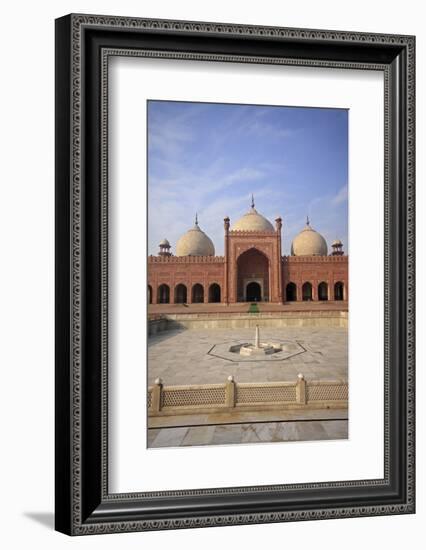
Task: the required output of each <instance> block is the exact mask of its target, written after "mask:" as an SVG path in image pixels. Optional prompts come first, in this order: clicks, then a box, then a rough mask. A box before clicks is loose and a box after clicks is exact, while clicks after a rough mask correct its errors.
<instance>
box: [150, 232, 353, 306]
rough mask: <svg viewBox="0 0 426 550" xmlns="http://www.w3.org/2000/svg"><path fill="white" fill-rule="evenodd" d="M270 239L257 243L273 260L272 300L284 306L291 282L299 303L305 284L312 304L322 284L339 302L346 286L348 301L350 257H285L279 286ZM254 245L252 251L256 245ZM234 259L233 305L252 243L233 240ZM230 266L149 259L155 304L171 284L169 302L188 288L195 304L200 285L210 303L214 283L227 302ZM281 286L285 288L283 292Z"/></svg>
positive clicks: (218, 259)
mask: <svg viewBox="0 0 426 550" xmlns="http://www.w3.org/2000/svg"><path fill="white" fill-rule="evenodd" d="M269 239H270V240H269V242H268V238H266V239H265V240H264V241H263V242H262V243H260V242H259V243H257V246H256V248H259V250H260V251H261V252H262V253H263V254H265V255H266V256H267V257H268V258H269V261H270V267H269V278H270V279H269V282H268V285H269V284H270V285H271V287H270V298H269V300H268V301H270V302H274V303H277V302H278V303H280V300H279V293H280V292H281V289H282V301H283V302H285V301H286V289H287V285H288V284H289V283H294V284H295V285H296V292H297V297H296V298H297V301H302V299H303V295H302V288H303V285H304V284H305V283H310V285H311V287H312V297H311V298H312V301H318V300H319V298H320V296H319V293H318V287H319V285H320V283H326V285H327V292H326V296H327V299H328V300H334V299H335V285H336V283H343V288H342V298H343V300H347V299H348V292H349V288H348V256H284V257H283V258H282V262H281V272H282V284H281V285H278V284H277V277H278V274H279V271H280V270H279V265H278V256H277V250H278V248H277V247H276V246H274V245H275V243H276V241H275V242H274V240H273V238H271V237H269ZM251 242H252V245H251V248H253V246H255V244H254V243H253V241H251ZM230 249H231V251H232V253H231V259H230V261H229V263H228V269H229V280H230V281H231V284H230V289H229V291H230V293H229V303H235V302H236V301H238V295H237V284H236V283H237V274H238V273H237V266H238V262H237V260H238V257H239V256H240V255H241V253H244V251H245V250H250V247H248V244H247V243H246V244H244V243H243V241H242V240H241V236H240V238H238V239H235V240H233V242H232V246H231V247H230ZM225 266H226V263H225V258H224V257H223V256H214V257H211V256H184V257H176V256H170V257H160V256H150V257H149V258H148V285H149V287H150V292H151V296H152V298H151V303H153V304H156V303H158V289H159V287H160V285H163V284H164V285H167V286H168V288H169V303H171V304H173V303H175V302H176V301H177V300H176V295H175V294H176V287H177V286H178V285H184V286H185V287H186V300H185V302H186V303H189V304H190V303H193V301H194V300H193V293H192V289H193V287H194V285H196V284H199V285H201V286H202V288H203V301H204V303H207V302H209V288H210V286H211V285H212V284H217V285H219V286H220V299H221V300H220V301H221V302H222V303H226V296H225V291H224V285H225V273H226V267H225ZM255 268H256V266H253V270H254V271H253V273H254V276H256V274H257V272H256V269H255ZM280 287H281V289H280Z"/></svg>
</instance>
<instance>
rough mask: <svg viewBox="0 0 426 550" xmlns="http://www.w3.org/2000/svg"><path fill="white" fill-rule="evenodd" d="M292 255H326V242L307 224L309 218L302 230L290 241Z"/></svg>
mask: <svg viewBox="0 0 426 550" xmlns="http://www.w3.org/2000/svg"><path fill="white" fill-rule="evenodd" d="M291 255H292V256H327V243H326V242H325V239H324V237H323V236H322V235H320V234H319V233H318V232H317V231H315V229H312V227H311V226H310V224H309V220H308V221H307V223H306V226H305V227H304V228H303V229H302V231H301V232H300V233H299V234H298V235H297V236H296V237H295V238H294V239H293V242H292V243H291Z"/></svg>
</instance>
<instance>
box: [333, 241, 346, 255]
mask: <svg viewBox="0 0 426 550" xmlns="http://www.w3.org/2000/svg"><path fill="white" fill-rule="evenodd" d="M331 248H332V249H333V252H332V253H331V255H332V256H343V254H344V252H343V244H342V241H341V240H340V239H336V240H335V241H333V242H332V244H331Z"/></svg>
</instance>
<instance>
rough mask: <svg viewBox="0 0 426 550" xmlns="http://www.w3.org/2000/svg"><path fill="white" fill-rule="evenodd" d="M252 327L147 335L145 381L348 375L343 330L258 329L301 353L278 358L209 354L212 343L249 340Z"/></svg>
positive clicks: (212, 381)
mask: <svg viewBox="0 0 426 550" xmlns="http://www.w3.org/2000/svg"><path fill="white" fill-rule="evenodd" d="M253 339H254V330H253V329H251V328H250V329H249V328H247V329H246V328H241V329H233V330H227V329H209V330H207V329H205V330H185V329H178V330H170V331H165V332H160V333H158V334H156V335H154V336H150V337H149V339H148V384H149V385H151V384H153V382H154V380H155V379H156V378H161V379H162V381H163V383H164V385H166V386H167V385H168V386H173V385H190V384H215V383H222V382H225V381H226V379H227V377H228V376H229V375H233V376H234V379H235V381H236V382H279V381H294V380H296V378H297V375H298V374H299V373H302V374H303V375H304V376H305V379H306V380H308V381H309V380H337V381H343V382H345V381H347V379H348V335H347V328H338V327H333V328H332V327H327V328H325V327H285V328H262V329H261V332H260V340H261V342H265V341H268V339H271V340H283V341H285V340H289V341H293V342H297V343H299V344H300V345H301V346H302V347H303V348H304V349H305V350H306V351H304V352H303V353H300V354H298V355H295V356H293V357H290V358H288V359H285V360H283V361H258V362H257V361H256V362H246V363H244V362H235V363H234V362H231V361H227V360H226V359H222V358H220V357H215V356H212V355H209V351H210V350H211V349H212V348H213V346H214V345H216V344H220V343H223V342H229V345H231V344H232V342H234V341H242V340H243V341H247V342H252V341H253Z"/></svg>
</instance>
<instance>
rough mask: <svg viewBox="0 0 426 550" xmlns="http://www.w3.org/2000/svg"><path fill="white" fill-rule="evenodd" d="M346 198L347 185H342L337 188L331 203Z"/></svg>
mask: <svg viewBox="0 0 426 550" xmlns="http://www.w3.org/2000/svg"><path fill="white" fill-rule="evenodd" d="M347 200H348V186H347V185H344V186H343V187H341V188H340V189H339V191H338V192H337V194H336V195H335V196H334V197H333V200H332V203H333V204H334V205H337V204H341V203H342V202H345V201H347Z"/></svg>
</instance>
